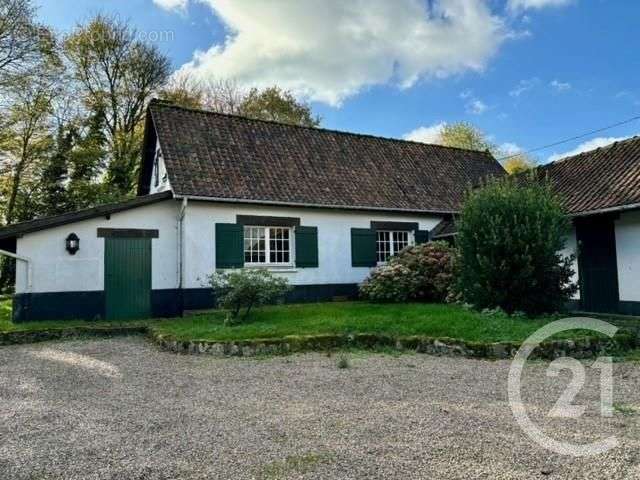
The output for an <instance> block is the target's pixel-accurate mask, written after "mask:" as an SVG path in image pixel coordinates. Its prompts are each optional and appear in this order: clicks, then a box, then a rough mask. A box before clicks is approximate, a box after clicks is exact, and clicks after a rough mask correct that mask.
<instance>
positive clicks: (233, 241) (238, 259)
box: [216, 223, 244, 268]
mask: <svg viewBox="0 0 640 480" xmlns="http://www.w3.org/2000/svg"><path fill="white" fill-rule="evenodd" d="M243 266H244V227H243V226H242V225H237V224H235V223H216V268H242V267H243Z"/></svg>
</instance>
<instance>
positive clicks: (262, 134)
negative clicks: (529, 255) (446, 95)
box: [0, 101, 640, 321]
mask: <svg viewBox="0 0 640 480" xmlns="http://www.w3.org/2000/svg"><path fill="white" fill-rule="evenodd" d="M537 172H538V175H539V176H540V178H546V179H548V180H549V181H550V182H551V185H552V186H553V188H554V189H555V190H556V191H557V192H558V193H559V194H560V195H561V198H562V199H563V201H564V203H565V207H566V210H567V212H568V213H569V215H570V216H571V218H572V220H573V230H572V232H571V235H570V236H569V239H568V242H567V246H566V249H565V252H564V253H566V254H570V253H576V254H577V258H578V261H577V264H576V271H577V272H578V275H577V277H578V278H577V280H578V281H579V284H580V294H579V295H578V296H576V298H575V299H574V300H573V302H572V304H573V305H572V306H573V308H574V309H577V310H578V309H579V310H583V311H589V312H619V313H625V314H635V315H639V314H640V138H633V139H630V140H627V141H623V142H618V143H615V144H613V145H610V146H608V147H604V148H600V149H597V150H594V151H591V152H586V153H583V154H580V155H577V156H574V157H570V158H566V159H563V160H559V161H557V162H555V163H552V164H549V165H545V166H542V167H540V168H539V169H538V170H537ZM499 175H504V170H503V169H502V167H501V166H500V165H499V164H498V162H497V161H496V160H495V159H494V158H493V157H492V156H491V155H490V154H488V153H485V152H476V151H470V150H464V149H458V148H450V147H442V146H437V145H427V144H423V143H415V142H408V141H401V140H394V139H387V138H380V137H374V136H370V135H359V134H352V133H345V132H337V131H332V130H325V129H314V128H306V127H299V126H291V125H284V124H279V123H275V122H265V121H260V120H251V119H247V118H243V117H237V116H230V115H224V114H218V113H212V112H205V111H199V110H192V109H185V108H180V107H176V106H172V105H169V104H166V103H162V102H158V101H154V102H152V103H151V105H150V107H149V110H148V114H147V120H146V128H145V139H144V151H143V155H142V164H141V168H140V177H139V182H138V196H137V197H135V198H133V199H131V200H128V201H125V202H121V203H118V204H113V205H103V206H99V207H95V208H91V209H87V210H83V211H79V212H73V213H68V214H64V215H59V216H55V217H48V218H41V219H36V220H33V221H30V222H24V223H20V224H15V225H11V226H9V227H5V228H2V229H0V253H1V254H5V255H10V256H13V257H15V258H17V260H18V264H17V272H16V295H15V296H14V309H13V315H14V320H15V321H26V320H38V319H71V318H88V319H92V318H107V319H125V318H143V317H150V316H154V317H161V316H177V315H181V314H182V312H183V311H184V310H193V309H202V308H209V307H212V306H213V305H214V298H213V295H212V293H211V289H210V288H208V286H207V283H206V282H207V276H208V275H210V274H211V273H213V272H214V271H216V270H222V269H234V268H242V267H245V266H251V267H263V268H268V269H270V270H271V271H273V272H275V273H276V274H277V275H282V276H284V277H286V278H287V279H288V280H289V281H290V283H291V284H292V285H293V286H294V290H293V292H292V294H291V295H290V297H289V300H290V301H318V300H327V299H331V298H334V297H351V296H355V295H356V293H357V286H358V284H359V283H361V282H362V281H363V280H364V278H365V277H366V276H367V275H368V273H369V271H370V269H371V267H373V266H375V265H376V264H378V263H380V262H384V261H386V259H387V258H388V257H389V256H391V255H393V254H394V253H395V252H397V251H399V250H400V249H402V248H403V247H405V246H407V245H410V244H414V243H420V242H425V241H428V240H429V239H443V240H451V239H453V238H454V237H455V235H456V230H455V222H454V216H455V214H456V213H457V212H459V210H460V208H461V204H462V202H463V199H464V195H465V192H466V191H467V189H468V188H470V187H473V186H476V185H478V184H480V183H481V182H482V180H483V179H485V178H487V177H490V176H499Z"/></svg>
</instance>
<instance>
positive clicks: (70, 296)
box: [13, 283, 358, 323]
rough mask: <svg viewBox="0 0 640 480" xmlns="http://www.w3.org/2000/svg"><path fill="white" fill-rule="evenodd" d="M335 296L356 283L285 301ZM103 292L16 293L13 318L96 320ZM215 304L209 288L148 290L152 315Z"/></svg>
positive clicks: (348, 292)
mask: <svg viewBox="0 0 640 480" xmlns="http://www.w3.org/2000/svg"><path fill="white" fill-rule="evenodd" d="M335 297H344V298H349V299H354V298H357V297H358V285H357V284H355V283H353V284H329V285H294V286H293V290H292V291H291V292H290V293H289V295H288V296H287V298H286V302H287V303H305V302H321V301H327V300H332V299H333V298H335ZM104 304H105V295H104V292H103V291H93V292H47V293H20V294H16V295H14V297H13V321H14V322H16V323H23V322H33V321H39V320H98V319H103V318H104ZM215 305H216V301H215V297H214V295H213V292H212V291H211V289H209V288H186V289H177V288H174V289H162V290H152V291H151V315H152V317H154V318H170V317H179V316H180V315H182V313H183V311H185V310H205V309H209V308H214V307H215Z"/></svg>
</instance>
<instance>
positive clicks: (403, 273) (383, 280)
mask: <svg viewBox="0 0 640 480" xmlns="http://www.w3.org/2000/svg"><path fill="white" fill-rule="evenodd" d="M453 258H454V250H453V248H452V247H450V246H449V245H448V244H447V243H445V242H429V243H424V244H421V245H415V246H412V247H408V248H405V249H404V250H402V251H401V252H400V253H399V254H398V255H395V256H394V257H392V258H390V259H389V261H388V262H387V264H386V265H382V266H380V267H377V268H376V269H374V270H373V271H372V272H371V274H370V275H369V277H368V278H367V279H366V280H365V281H364V283H363V285H362V287H361V289H360V293H361V295H362V296H363V298H365V299H367V300H370V301H374V302H406V301H422V302H443V301H445V300H446V298H447V296H448V294H449V290H450V288H451V285H452V283H453Z"/></svg>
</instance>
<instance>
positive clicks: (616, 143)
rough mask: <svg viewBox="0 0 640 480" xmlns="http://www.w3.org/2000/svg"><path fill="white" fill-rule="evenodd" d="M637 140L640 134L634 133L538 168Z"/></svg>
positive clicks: (639, 138)
mask: <svg viewBox="0 0 640 480" xmlns="http://www.w3.org/2000/svg"><path fill="white" fill-rule="evenodd" d="M636 140H640V135H634V136H632V137H629V138H625V139H623V140H616V141H614V142H611V143H608V144H606V145H602V146H601V147H597V148H592V149H591V150H586V151H584V152H580V153H576V154H574V155H568V156H566V157H562V158H559V159H557V160H554V161H553V162H549V163H546V164H544V165H540V167H538V168H546V167H550V166H552V165H556V164H558V163H563V162H565V161H567V160H572V159H574V158H578V157H582V156H583V155H591V154H593V153H594V152H597V151H599V150H609V149H610V148H613V147H616V146H619V145H622V144H623V143H631V142H633V141H636Z"/></svg>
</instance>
